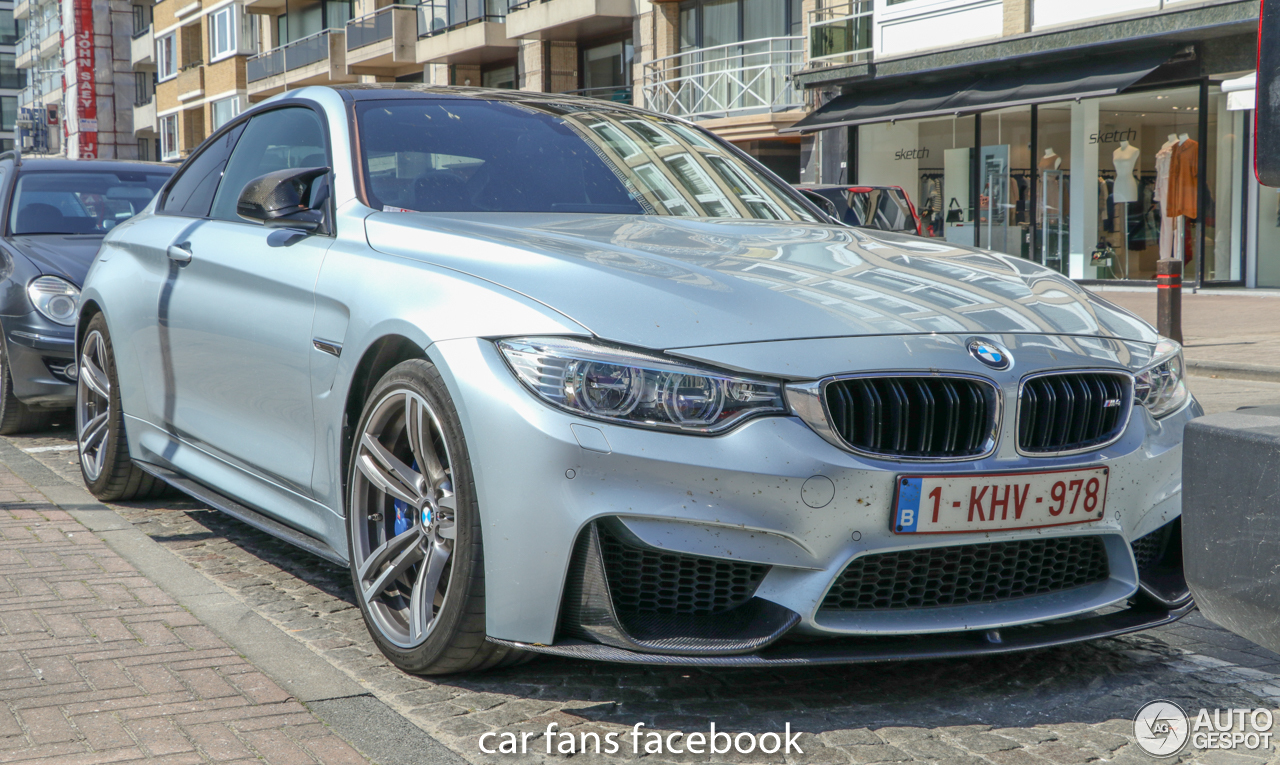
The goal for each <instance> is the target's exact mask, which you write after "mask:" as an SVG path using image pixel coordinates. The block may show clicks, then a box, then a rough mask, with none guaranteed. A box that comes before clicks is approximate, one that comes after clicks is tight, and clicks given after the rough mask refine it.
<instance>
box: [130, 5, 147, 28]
mask: <svg viewBox="0 0 1280 765" xmlns="http://www.w3.org/2000/svg"><path fill="white" fill-rule="evenodd" d="M149 26H151V6H149V5H135V6H133V33H134V34H135V35H136V34H138V33H139V32H142V31H144V30H146V28H147V27H149Z"/></svg>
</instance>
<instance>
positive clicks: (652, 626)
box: [77, 85, 1201, 673]
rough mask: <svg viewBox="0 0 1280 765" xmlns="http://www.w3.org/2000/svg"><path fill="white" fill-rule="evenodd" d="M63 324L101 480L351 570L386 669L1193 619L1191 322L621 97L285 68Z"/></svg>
mask: <svg viewBox="0 0 1280 765" xmlns="http://www.w3.org/2000/svg"><path fill="white" fill-rule="evenodd" d="M77 333H78V334H77V342H78V346H77V347H78V349H79V363H80V370H81V371H80V375H79V390H78V399H77V426H78V436H79V444H80V459H81V466H82V470H83V473H84V479H85V482H86V483H87V484H88V486H89V487H90V488H91V490H92V491H93V493H94V494H95V495H96V496H98V497H99V498H101V499H104V500H119V499H127V498H138V497H144V496H146V495H148V494H151V493H153V492H156V491H158V490H160V489H161V488H163V487H164V486H166V485H170V486H173V487H176V488H178V489H180V490H182V491H184V492H187V493H189V494H191V495H193V496H195V497H197V498H199V499H201V500H203V501H205V502H206V503H208V504H209V505H211V506H213V507H216V508H219V509H221V510H224V511H226V512H228V513H230V514H232V515H234V516H236V517H238V518H240V519H242V520H243V521H244V522H246V523H249V524H252V525H254V526H256V527H258V528H260V529H263V530H265V531H267V532H270V533H272V534H276V535H278V536H280V537H283V538H284V539H287V540H290V541H292V542H294V543H295V544H297V545H298V546H299V547H301V548H303V549H306V550H308V551H310V552H311V553H314V554H316V555H319V556H322V557H324V558H327V559H329V560H331V561H333V562H334V563H336V564H339V565H342V566H347V567H349V568H350V571H351V577H352V582H353V585H354V591H355V594H356V598H357V600H358V601H359V606H360V608H361V609H362V611H363V614H364V617H365V620H366V621H367V624H368V627H369V630H370V632H371V633H372V635H373V637H374V639H375V640H376V642H377V644H378V646H379V647H380V648H381V650H382V651H383V652H384V653H385V654H386V655H387V656H388V657H389V658H390V659H391V660H392V661H393V662H394V663H395V664H396V665H398V666H399V667H401V668H403V669H404V670H406V671H408V672H413V673H445V672H459V671H466V670H479V669H485V668H489V667H495V666H500V665H504V664H510V663H513V662H516V661H519V660H521V659H525V658H528V657H530V656H532V655H534V654H538V653H543V654H558V655H563V656H577V657H582V658H594V659H604V660H611V661H621V662H633V663H639V664H698V665H704V666H706V665H710V666H743V665H756V666H761V665H805V664H822V663H836V662H859V661H878V660H890V659H909V658H926V657H927V658H936V657H945V656H958V655H966V654H979V653H998V652H1002V651H1014V650H1024V649H1029V648H1038V647H1044V646H1052V645H1058V644H1062V643H1068V642H1072V641H1078V640H1087V639H1093V638H1098V637H1103V636H1108V635H1116V634H1120V633H1124V632H1131V631H1134V630H1139V629H1144V628H1147V627H1151V626H1154V625H1158V624H1163V623H1166V622H1169V621H1172V620H1174V619H1177V618H1179V617H1181V616H1182V615H1184V614H1185V613H1186V612H1187V611H1188V610H1189V609H1190V608H1191V602H1190V597H1189V595H1188V592H1187V588H1186V584H1185V582H1184V581H1183V578H1182V568H1181V558H1180V552H1179V551H1180V543H1179V540H1180V536H1179V518H1180V514H1181V478H1180V461H1181V442H1182V431H1183V426H1184V425H1185V424H1186V423H1187V422H1188V421H1189V420H1191V419H1192V418H1194V417H1196V416H1198V415H1199V414H1200V412H1201V410H1200V408H1199V406H1198V405H1197V403H1196V402H1195V401H1194V400H1193V399H1192V397H1191V395H1190V394H1189V392H1188V391H1187V388H1186V387H1185V385H1184V381H1183V368H1182V353H1181V349H1180V347H1179V346H1178V345H1177V344H1175V343H1173V342H1171V341H1169V340H1166V339H1164V338H1161V337H1160V336H1158V335H1157V334H1156V332H1154V331H1153V330H1152V328H1151V327H1150V326H1148V325H1147V324H1145V323H1144V322H1142V321H1141V320H1139V319H1137V318H1135V317H1134V316H1133V315H1131V314H1129V313H1126V312H1124V311H1122V310H1120V309H1118V308H1116V307H1114V306H1112V305H1110V304H1108V303H1106V302H1104V301H1102V300H1099V299H1098V298H1096V297H1093V296H1092V295H1090V294H1089V293H1087V292H1086V291H1085V290H1083V289H1081V288H1080V287H1078V286H1077V285H1075V284H1074V283H1072V282H1071V281H1069V280H1067V279H1064V278H1062V277H1061V276H1060V275H1058V274H1056V273H1054V272H1052V271H1050V270H1047V269H1045V268H1042V267H1041V266H1039V265H1036V264H1034V263H1031V262H1028V261H1025V260H1021V259H1019V258H1016V257H1008V256H1005V255H999V254H994V253H990V252H985V251H981V250H977V249H973V248H967V247H960V246H956V245H952V244H948V243H945V242H940V241H937V240H927V239H921V238H917V237H914V236H908V235H901V234H891V233H885V232H876V231H864V230H859V229H856V228H847V227H844V226H840V225H837V224H835V223H834V222H832V221H830V220H829V219H826V218H825V217H824V216H823V215H822V214H821V213H820V212H819V211H818V210H817V209H816V208H814V207H813V206H812V205H811V204H810V203H809V202H807V201H806V200H805V199H804V198H803V197H802V196H800V195H799V194H798V193H797V192H795V191H794V190H792V189H791V188H789V187H788V186H787V185H786V184H785V183H783V182H782V181H781V180H779V179H778V178H777V177H776V176H774V175H772V174H771V173H769V172H768V171H767V170H766V169H764V168H763V167H762V166H761V165H759V164H758V163H756V162H755V161H754V160H752V159H751V158H749V157H747V156H746V155H744V154H743V153H742V152H740V151H739V150H737V149H735V148H734V147H732V146H731V145H729V144H726V143H724V142H722V141H720V140H719V139H717V138H715V137H714V136H712V135H711V134H709V133H707V132H705V131H703V130H701V129H699V128H698V127H696V126H694V125H692V124H689V123H686V122H681V121H677V120H674V119H671V118H667V117H663V116H660V115H656V114H651V113H648V112H645V111H641V110H638V109H633V108H629V107H625V106H619V105H617V104H613V103H609V102H603V101H595V100H589V99H582V98H576V97H572V96H559V95H547V94H536V93H522V92H513V91H486V90H479V89H463V88H428V87H423V86H376V85H369V86H352V87H349V88H307V89H301V90H296V91H291V92H289V93H288V94H285V95H283V96H281V97H278V98H275V99H272V100H270V101H268V102H264V103H263V104H260V105H258V106H256V107H255V108H253V109H251V110H250V111H248V112H246V113H245V114H243V115H241V116H240V117H239V118H237V119H236V120H235V121H233V122H231V123H230V124H228V125H226V126H224V127H223V128H221V129H220V130H219V131H217V132H216V133H215V134H214V135H213V136H212V137H211V138H210V139H209V140H208V141H206V142H205V143H204V144H203V145H202V146H201V147H200V148H199V149H198V150H197V151H195V152H193V153H192V155H191V156H190V157H189V158H188V159H187V160H186V162H185V163H184V165H183V166H182V168H181V169H180V170H179V171H178V173H177V174H176V175H175V176H174V177H173V178H172V179H171V180H170V182H169V183H168V184H167V186H166V187H165V188H164V190H163V191H162V192H161V193H160V195H159V196H158V197H157V199H156V200H155V201H153V202H152V203H151V205H150V207H148V208H147V209H146V210H145V211H144V212H143V213H142V214H140V215H138V216H136V217H134V218H132V219H131V220H129V221H128V222H126V223H123V224H121V225H119V226H117V227H116V228H115V229H114V230H112V231H111V232H110V233H109V234H108V235H107V237H106V239H105V241H104V243H103V247H102V250H101V252H100V253H99V255H98V258H97V260H96V261H95V262H94V264H93V266H92V268H91V270H90V272H89V274H88V277H87V279H86V281H85V285H84V291H83V296H82V299H81V313H80V315H79V323H78V326H77Z"/></svg>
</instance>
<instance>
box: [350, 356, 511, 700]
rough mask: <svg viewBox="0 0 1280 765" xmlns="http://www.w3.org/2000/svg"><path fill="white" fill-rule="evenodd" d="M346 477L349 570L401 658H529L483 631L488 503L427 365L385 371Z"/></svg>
mask: <svg viewBox="0 0 1280 765" xmlns="http://www.w3.org/2000/svg"><path fill="white" fill-rule="evenodd" d="M354 441H355V443H354V446H353V449H352V454H351V462H350V468H349V470H350V473H349V476H348V485H349V486H350V492H351V493H350V502H349V504H348V513H347V516H348V524H347V539H348V544H349V550H350V556H351V558H350V559H351V579H352V583H353V584H354V586H355V590H356V598H357V600H358V601H359V603H360V610H361V612H363V614H364V619H365V624H366V625H367V626H368V628H369V632H370V633H371V634H372V635H373V639H374V642H375V643H377V645H378V648H379V649H380V650H381V651H382V653H383V654H385V655H386V657H387V658H388V659H390V660H391V662H392V663H394V664H395V665H396V666H397V667H399V668H400V669H402V670H404V671H406V672H412V673H414V674H422V675H436V674H446V673H450V672H463V671H467V670H477V669H487V668H489V667H494V666H498V665H505V664H512V663H515V662H518V661H520V660H521V659H524V658H525V655H524V654H523V653H522V652H519V651H514V650H512V649H508V648H505V647H502V646H498V645H495V644H493V643H489V642H487V641H486V640H485V608H484V556H483V551H482V545H481V539H480V512H479V508H478V507H477V505H476V493H475V484H474V482H473V480H472V475H471V464H470V462H469V460H468V458H467V445H466V441H465V439H464V438H463V435H462V427H461V425H460V424H459V422H458V416H457V414H456V412H455V411H454V408H453V404H452V402H451V401H450V399H449V395H448V392H447V391H446V389H445V385H444V382H443V381H442V380H441V379H440V375H439V373H438V372H437V371H436V369H435V367H434V366H433V365H431V364H430V363H428V362H426V361H422V360H413V361H406V362H404V363H402V364H400V365H398V366H396V367H394V368H393V369H391V371H389V372H387V374H386V375H385V376H384V377H383V378H382V380H381V381H379V382H378V384H377V386H376V387H375V388H374V389H373V392H372V394H370V396H369V398H368V400H367V401H366V403H365V408H364V414H363V415H362V416H361V418H360V423H359V426H358V428H357V429H356V436H355V439H354Z"/></svg>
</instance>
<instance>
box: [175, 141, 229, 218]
mask: <svg viewBox="0 0 1280 765" xmlns="http://www.w3.org/2000/svg"><path fill="white" fill-rule="evenodd" d="M243 132H244V125H243V124H241V125H237V126H235V127H234V128H232V129H230V130H228V131H227V132H226V133H224V134H223V135H222V136H221V137H219V138H218V140H216V141H214V142H212V143H210V144H209V145H208V146H206V147H204V150H203V151H201V152H200V153H199V154H197V155H196V156H195V157H194V158H193V159H191V160H189V161H188V162H187V163H186V164H185V165H183V167H182V169H181V170H179V171H178V175H177V177H176V178H174V179H173V183H172V184H170V185H169V192H168V193H167V194H165V197H164V204H162V205H161V206H160V209H161V210H163V211H164V212H167V213H170V214H172V215H187V216H190V217H192V218H203V217H205V216H207V215H208V214H209V205H210V204H211V203H212V202H213V192H214V191H216V190H217V188H218V180H219V179H220V178H222V169H223V168H224V167H226V166H227V159H228V158H229V157H230V156H231V150H232V149H234V148H235V146H236V142H237V141H238V140H239V138H240V134H241V133H243Z"/></svg>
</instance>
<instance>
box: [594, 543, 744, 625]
mask: <svg viewBox="0 0 1280 765" xmlns="http://www.w3.org/2000/svg"><path fill="white" fill-rule="evenodd" d="M600 548H601V553H602V555H603V557H604V569H605V579H606V580H607V581H608V584H609V595H610V597H611V598H612V599H613V605H614V608H615V609H616V610H617V612H618V614H619V615H620V616H630V615H635V614H699V613H704V614H705V613H721V612H724V611H729V610H731V609H733V608H735V607H736V606H739V605H742V604H743V603H745V602H746V601H747V600H748V599H750V598H751V596H752V595H753V594H755V591H756V588H757V587H759V586H760V581H761V580H762V579H764V575H765V574H766V573H768V571H769V567H768V566H765V565H761V564H758V563H738V562H734V561H726V560H715V559H712V558H699V557H695V556H692V555H680V554H676V553H667V552H659V551H658V550H654V549H651V548H643V547H633V546H631V545H628V544H626V543H624V542H623V541H622V540H621V539H619V538H618V537H617V536H616V535H615V534H613V533H612V532H611V531H609V530H608V528H607V526H605V525H604V524H601V526H600Z"/></svg>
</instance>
